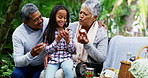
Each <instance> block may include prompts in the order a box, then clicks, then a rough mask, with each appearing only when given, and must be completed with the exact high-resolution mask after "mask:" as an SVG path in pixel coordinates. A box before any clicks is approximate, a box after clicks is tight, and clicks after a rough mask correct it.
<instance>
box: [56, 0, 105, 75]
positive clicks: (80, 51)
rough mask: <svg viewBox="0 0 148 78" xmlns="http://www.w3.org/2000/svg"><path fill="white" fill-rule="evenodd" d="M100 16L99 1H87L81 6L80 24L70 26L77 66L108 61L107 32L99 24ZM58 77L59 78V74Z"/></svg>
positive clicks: (75, 23)
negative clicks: (83, 63)
mask: <svg viewBox="0 0 148 78" xmlns="http://www.w3.org/2000/svg"><path fill="white" fill-rule="evenodd" d="M99 14H100V3H99V1H98V0H86V1H85V2H84V3H83V4H82V6H81V10H80V13H79V22H74V23H71V24H70V26H69V28H70V29H72V31H73V32H74V34H73V35H74V41H75V45H76V49H77V50H76V55H74V60H75V64H78V63H80V62H88V63H98V64H103V62H104V60H105V59H106V54H107V44H108V37H107V30H106V29H105V28H104V27H103V26H101V25H99V24H98V22H97V18H98V16H99ZM81 30H82V31H81ZM83 31H84V32H83ZM100 71H101V70H100ZM57 75H58V77H59V73H58V74H57Z"/></svg>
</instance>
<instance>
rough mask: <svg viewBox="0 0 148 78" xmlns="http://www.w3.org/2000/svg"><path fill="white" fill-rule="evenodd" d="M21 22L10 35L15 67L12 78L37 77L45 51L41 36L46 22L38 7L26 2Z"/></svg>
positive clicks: (22, 10) (21, 13) (41, 68)
mask: <svg viewBox="0 0 148 78" xmlns="http://www.w3.org/2000/svg"><path fill="white" fill-rule="evenodd" d="M20 16H21V18H22V21H23V23H22V24H21V25H20V26H19V27H17V28H16V30H15V31H14V33H13V35H12V41H13V50H14V53H13V56H14V62H15V66H16V67H15V68H14V71H13V73H12V75H11V77H12V78H39V76H40V72H41V71H42V70H43V64H44V62H43V57H44V54H45V52H44V51H43V50H44V44H43V43H41V42H42V36H43V33H44V30H45V28H46V26H47V24H48V20H49V19H47V18H44V17H42V15H41V13H40V12H39V10H38V8H37V7H36V6H35V5H34V4H32V3H28V4H26V5H24V6H23V7H22V9H21V12H20Z"/></svg>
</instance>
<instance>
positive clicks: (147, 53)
mask: <svg viewBox="0 0 148 78" xmlns="http://www.w3.org/2000/svg"><path fill="white" fill-rule="evenodd" d="M144 58H145V59H148V49H147V50H146V52H145V56H144Z"/></svg>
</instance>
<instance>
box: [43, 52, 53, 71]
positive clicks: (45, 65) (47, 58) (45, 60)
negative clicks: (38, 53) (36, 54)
mask: <svg viewBox="0 0 148 78" xmlns="http://www.w3.org/2000/svg"><path fill="white" fill-rule="evenodd" d="M51 58H52V57H51V56H50V55H45V56H44V70H45V69H46V67H47V64H48V60H49V59H51Z"/></svg>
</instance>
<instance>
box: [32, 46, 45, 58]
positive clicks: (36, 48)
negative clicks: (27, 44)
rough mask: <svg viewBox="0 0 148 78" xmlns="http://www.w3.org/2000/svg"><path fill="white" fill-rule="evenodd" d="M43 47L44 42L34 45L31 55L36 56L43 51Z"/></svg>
mask: <svg viewBox="0 0 148 78" xmlns="http://www.w3.org/2000/svg"><path fill="white" fill-rule="evenodd" d="M44 48H45V43H40V44H38V45H36V46H34V47H33V48H32V50H31V52H30V53H31V55H32V56H33V57H34V56H37V55H39V54H40V53H42V52H43V50H44Z"/></svg>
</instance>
